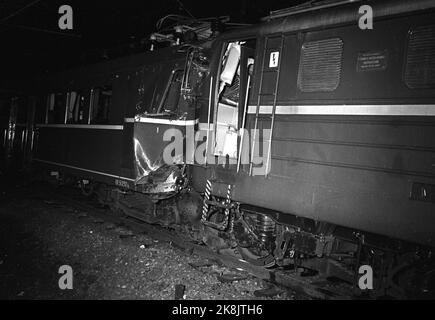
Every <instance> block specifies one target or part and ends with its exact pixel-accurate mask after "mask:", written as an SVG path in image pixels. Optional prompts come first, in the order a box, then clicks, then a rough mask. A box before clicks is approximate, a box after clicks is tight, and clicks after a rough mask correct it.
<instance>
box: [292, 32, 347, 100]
mask: <svg viewBox="0 0 435 320" xmlns="http://www.w3.org/2000/svg"><path fill="white" fill-rule="evenodd" d="M342 53H343V41H342V40H341V39H340V38H332V39H325V40H319V41H310V42H306V43H304V44H303V45H302V49H301V58H300V62H299V73H298V88H299V90H301V91H302V92H327V91H334V90H335V89H337V87H338V84H339V82H340V75H341V60H342Z"/></svg>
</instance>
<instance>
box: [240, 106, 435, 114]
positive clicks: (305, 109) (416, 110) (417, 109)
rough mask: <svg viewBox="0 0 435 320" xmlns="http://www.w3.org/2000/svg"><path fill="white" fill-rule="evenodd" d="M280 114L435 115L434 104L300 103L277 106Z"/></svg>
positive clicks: (253, 109) (262, 108) (267, 108)
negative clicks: (297, 104) (309, 104)
mask: <svg viewBox="0 0 435 320" xmlns="http://www.w3.org/2000/svg"><path fill="white" fill-rule="evenodd" d="M272 107H273V106H271V105H268V106H264V105H262V106H260V110H259V113H260V114H272ZM256 110H257V106H249V108H248V113H249V114H256ZM275 114H280V115H295V114H301V115H357V116H435V105H434V104H396V105H384V104H379V105H311V106H308V105H300V106H290V105H289V106H276V110H275Z"/></svg>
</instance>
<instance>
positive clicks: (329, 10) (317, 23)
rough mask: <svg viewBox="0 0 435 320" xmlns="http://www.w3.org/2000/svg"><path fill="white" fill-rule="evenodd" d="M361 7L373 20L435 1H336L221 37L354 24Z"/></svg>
mask: <svg viewBox="0 0 435 320" xmlns="http://www.w3.org/2000/svg"><path fill="white" fill-rule="evenodd" d="M364 4H368V5H370V6H371V7H372V8H373V13H374V19H382V18H386V17H389V16H394V15H401V14H407V13H413V12H418V11H423V10H427V9H435V1H434V0H378V1H360V0H347V1H338V2H336V5H332V4H331V5H322V6H317V7H316V6H313V7H312V8H311V9H309V10H308V9H307V8H303V7H301V8H302V9H300V10H297V9H293V10H291V8H290V9H284V10H281V11H279V12H275V14H272V15H271V16H268V17H266V18H265V22H263V23H261V24H258V25H256V26H251V27H246V28H243V29H238V30H234V31H230V32H227V33H225V34H222V36H221V37H222V38H223V39H231V38H235V37H239V38H240V37H245V36H246V37H248V36H252V35H260V36H262V35H266V34H273V33H288V32H295V31H302V30H308V29H316V28H325V27H328V26H336V25H337V26H338V25H342V24H347V23H357V21H358V19H359V18H360V14H359V12H358V8H359V7H360V6H361V5H364ZM296 8H297V7H296ZM286 10H287V11H286Z"/></svg>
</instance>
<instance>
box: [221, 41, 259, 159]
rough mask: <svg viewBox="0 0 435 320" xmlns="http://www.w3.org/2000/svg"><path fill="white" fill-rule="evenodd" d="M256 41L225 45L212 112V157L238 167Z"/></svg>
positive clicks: (235, 42) (234, 42)
mask: <svg viewBox="0 0 435 320" xmlns="http://www.w3.org/2000/svg"><path fill="white" fill-rule="evenodd" d="M255 48H256V40H255V39H252V40H244V41H233V42H229V43H227V44H226V47H225V51H224V54H223V56H222V57H221V67H220V74H219V78H218V79H219V80H218V81H219V87H218V88H219V91H218V97H217V106H216V107H217V108H216V109H217V110H216V113H215V128H216V129H215V130H216V131H215V142H214V145H215V148H214V155H215V156H218V157H224V158H226V159H225V162H226V160H227V159H228V160H229V163H231V164H235V163H237V164H238V166H239V165H240V160H241V148H240V146H241V145H242V144H243V141H242V139H241V138H240V139H239V137H242V134H243V133H242V134H241V132H243V130H241V129H243V128H244V127H245V121H246V113H247V107H248V100H249V95H250V89H251V86H252V77H253V69H254V63H255Z"/></svg>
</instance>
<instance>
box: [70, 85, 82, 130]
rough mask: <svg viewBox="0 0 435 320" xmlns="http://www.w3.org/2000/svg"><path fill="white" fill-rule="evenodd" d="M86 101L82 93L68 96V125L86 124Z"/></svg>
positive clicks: (72, 92)
mask: <svg viewBox="0 0 435 320" xmlns="http://www.w3.org/2000/svg"><path fill="white" fill-rule="evenodd" d="M85 108H86V101H85V96H84V95H83V93H82V92H76V91H71V92H68V94H67V123H85V122H86V120H85Z"/></svg>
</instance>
